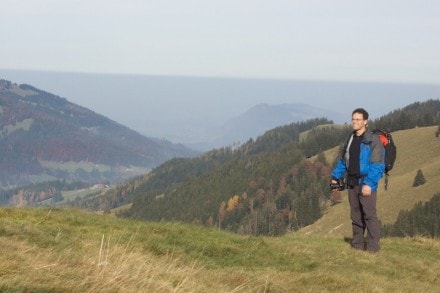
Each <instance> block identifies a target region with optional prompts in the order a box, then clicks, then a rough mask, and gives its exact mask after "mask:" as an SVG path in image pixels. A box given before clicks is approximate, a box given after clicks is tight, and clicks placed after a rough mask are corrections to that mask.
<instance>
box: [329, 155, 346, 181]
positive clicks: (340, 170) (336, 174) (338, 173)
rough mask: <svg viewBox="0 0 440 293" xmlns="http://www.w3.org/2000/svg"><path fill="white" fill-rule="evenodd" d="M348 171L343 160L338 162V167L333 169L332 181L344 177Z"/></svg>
mask: <svg viewBox="0 0 440 293" xmlns="http://www.w3.org/2000/svg"><path fill="white" fill-rule="evenodd" d="M345 171H346V167H345V162H344V161H343V160H342V159H339V160H338V163H337V164H336V167H335V168H334V169H333V172H332V174H331V176H332V179H335V180H337V179H339V178H342V176H344V174H345Z"/></svg>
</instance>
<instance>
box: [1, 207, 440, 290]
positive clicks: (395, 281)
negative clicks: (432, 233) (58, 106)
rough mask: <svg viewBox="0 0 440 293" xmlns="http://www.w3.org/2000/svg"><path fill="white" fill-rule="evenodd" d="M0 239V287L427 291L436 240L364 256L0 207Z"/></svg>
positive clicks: (434, 271)
mask: <svg viewBox="0 0 440 293" xmlns="http://www.w3.org/2000/svg"><path fill="white" fill-rule="evenodd" d="M0 245H1V247H2V253H1V254H0V291H1V292H333V291H338V292H353V290H355V288H356V291H362V292H396V291H399V292H434V291H435V290H437V289H438V288H437V285H438V280H439V277H440V275H439V274H440V273H439V272H440V259H439V258H438V255H439V254H440V242H439V241H438V240H432V239H424V238H416V239H385V240H384V241H383V243H382V251H381V252H380V253H379V254H369V253H364V252H359V251H355V250H352V249H350V248H349V245H348V243H346V242H345V241H344V240H343V239H341V238H326V237H316V236H304V235H300V234H289V235H286V236H283V237H278V238H268V237H243V236H239V235H236V234H232V233H226V232H219V231H217V230H214V229H208V228H202V227H200V226H194V225H186V224H177V223H165V222H162V223H149V222H137V221H134V220H125V219H118V218H115V217H112V216H104V215H97V214H91V213H86V212H83V211H77V210H68V209H66V210H63V209H35V208H0ZM436 283H437V284H436Z"/></svg>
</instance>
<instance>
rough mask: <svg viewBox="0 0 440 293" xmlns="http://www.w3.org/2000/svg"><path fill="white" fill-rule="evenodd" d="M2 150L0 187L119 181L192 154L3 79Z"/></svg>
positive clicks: (0, 101) (0, 107)
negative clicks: (49, 182) (38, 182)
mask: <svg viewBox="0 0 440 293" xmlns="http://www.w3.org/2000/svg"><path fill="white" fill-rule="evenodd" d="M121 98H122V97H121ZM0 149H1V152H0V166H1V168H0V187H14V186H23V185H26V184H29V183H32V182H35V181H44V180H54V179H59V180H63V179H66V180H83V181H90V182H108V181H111V182H121V181H123V180H124V178H128V177H130V176H134V175H138V174H139V173H136V172H133V170H135V169H136V167H139V168H141V172H146V171H147V170H148V169H150V168H153V167H155V166H157V165H160V164H161V163H163V162H164V161H166V160H168V159H170V158H173V157H183V156H191V155H195V152H193V151H191V150H189V149H187V148H185V147H183V146H182V145H174V144H171V143H169V142H166V141H158V140H154V139H150V138H147V137H144V136H142V135H140V134H139V133H137V132H135V131H133V130H130V129H128V128H127V127H125V126H122V125H120V124H118V123H116V122H115V121H112V120H110V119H108V118H106V117H104V116H102V115H99V114H97V113H95V112H93V111H91V110H88V109H86V108H83V107H81V106H78V105H76V104H73V103H70V102H69V101H67V100H66V99H64V98H61V97H58V96H55V95H53V94H50V93H47V92H45V91H42V90H39V89H36V88H34V87H32V86H29V85H17V84H13V83H11V82H9V81H6V80H0ZM69 162H70V164H67V163H69ZM130 170H131V171H130Z"/></svg>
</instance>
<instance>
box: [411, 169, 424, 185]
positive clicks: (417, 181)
mask: <svg viewBox="0 0 440 293" xmlns="http://www.w3.org/2000/svg"><path fill="white" fill-rule="evenodd" d="M425 183H426V179H425V176H424V175H423V172H422V170H420V169H419V170H418V171H417V174H416V177H415V178H414V183H413V187H417V186H420V185H423V184H425Z"/></svg>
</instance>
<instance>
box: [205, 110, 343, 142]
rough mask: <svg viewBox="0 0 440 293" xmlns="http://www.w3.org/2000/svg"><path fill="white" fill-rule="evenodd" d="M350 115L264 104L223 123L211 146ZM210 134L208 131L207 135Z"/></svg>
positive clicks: (214, 131)
mask: <svg viewBox="0 0 440 293" xmlns="http://www.w3.org/2000/svg"><path fill="white" fill-rule="evenodd" d="M346 116H347V115H346V114H341V113H337V112H334V111H331V110H327V109H321V108H318V107H313V106H310V105H307V104H304V103H284V104H277V105H269V104H267V103H261V104H258V105H255V106H254V107H252V108H250V109H248V110H247V111H246V112H244V113H243V114H241V115H239V116H236V117H234V118H232V119H230V120H228V121H227V122H226V123H224V124H223V125H221V126H219V127H217V128H213V129H211V130H209V133H211V135H214V136H213V138H212V140H211V145H210V146H211V148H214V147H216V146H217V147H218V146H228V145H232V144H234V143H244V142H246V141H247V140H249V139H250V138H252V139H255V138H257V137H258V136H260V135H263V134H264V133H265V132H266V131H268V130H270V129H273V128H276V127H278V126H282V125H286V124H290V123H294V122H299V121H306V120H309V119H314V118H322V117H325V118H327V119H329V120H332V121H336V122H341V121H344V118H346ZM206 136H208V134H207V135H206Z"/></svg>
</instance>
